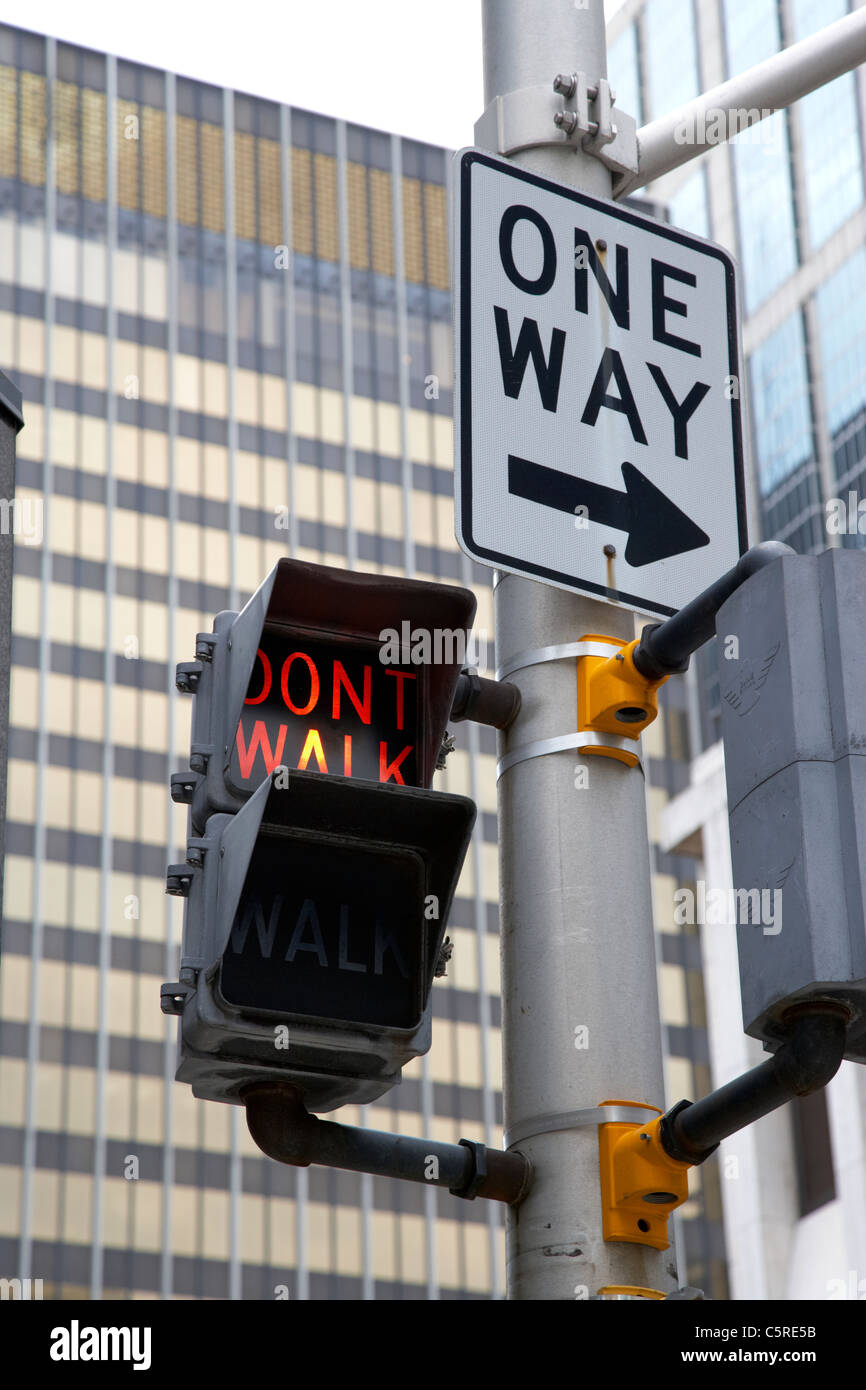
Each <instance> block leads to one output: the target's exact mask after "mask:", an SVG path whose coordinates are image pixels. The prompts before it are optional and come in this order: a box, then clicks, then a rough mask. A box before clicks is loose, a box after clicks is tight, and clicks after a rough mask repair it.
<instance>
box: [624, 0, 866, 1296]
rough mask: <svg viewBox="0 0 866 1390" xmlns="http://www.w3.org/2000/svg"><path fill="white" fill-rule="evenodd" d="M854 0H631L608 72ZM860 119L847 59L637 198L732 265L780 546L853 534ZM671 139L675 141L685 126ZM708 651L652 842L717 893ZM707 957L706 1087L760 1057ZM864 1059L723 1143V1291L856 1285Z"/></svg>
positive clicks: (717, 768) (646, 92)
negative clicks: (683, 769)
mask: <svg viewBox="0 0 866 1390" xmlns="http://www.w3.org/2000/svg"><path fill="white" fill-rule="evenodd" d="M852 7H853V8H857V4H856V0H694V3H692V0H625V3H624V4H622V5H621V6H620V7H619V9H618V10H617V13H616V15H615V16H613V17H612V19H611V22H610V25H609V31H608V41H609V47H608V72H609V76H610V80H611V83H612V85H613V86H614V88H615V89H616V91H617V100H618V102H619V103H620V104H621V105H622V106H624V108H625V109H626V110H628V111H631V112H633V113H634V114H635V116H636V117H637V120H638V124H641V123H643V122H646V121H649V120H652V119H654V118H655V117H657V116H660V115H663V114H665V113H666V112H668V111H671V110H674V109H676V108H677V107H679V106H681V105H682V104H683V103H684V102H687V101H688V100H689V99H690V98H692V97H694V96H696V95H697V94H698V93H699V92H701V91H706V90H708V89H710V88H712V87H714V86H715V85H717V84H718V83H720V82H723V81H725V80H726V79H727V78H728V77H731V76H733V75H735V74H737V73H740V72H743V71H744V70H745V69H747V68H749V67H751V66H753V65H754V64H756V63H758V62H761V61H762V60H764V59H766V58H768V57H770V56H771V55H772V54H774V53H776V52H778V51H779V50H780V49H782V48H786V47H788V46H789V45H791V44H793V43H796V42H798V41H800V40H802V39H806V38H808V37H809V36H810V35H812V34H814V33H815V32H816V31H817V30H819V29H821V28H823V27H825V26H826V25H828V24H831V23H833V22H834V21H835V20H837V19H840V18H842V16H843V15H844V14H846V13H847V12H848V11H849V10H850V9H851V8H852ZM864 113H866V79H864V72H863V69H862V68H860V69H857V70H856V71H855V72H853V73H849V74H846V75H845V76H842V77H840V78H838V79H837V80H836V81H835V82H832V83H830V84H828V85H827V86H825V87H823V88H821V89H820V90H818V91H816V92H814V93H812V94H811V95H810V96H808V97H806V98H805V99H804V100H802V101H800V102H798V103H797V104H796V105H795V106H794V107H792V108H791V109H790V110H787V111H781V112H778V113H776V114H775V115H773V116H771V117H768V118H767V119H765V120H763V121H762V122H761V123H760V124H758V125H755V126H754V127H753V128H752V129H751V130H745V131H743V132H742V133H741V134H740V135H738V136H737V137H736V138H735V139H733V140H732V141H731V142H730V143H729V144H724V145H722V146H720V148H718V149H717V150H712V151H711V152H709V153H707V154H706V155H703V156H702V157H701V158H700V159H698V160H695V161H694V162H692V163H689V164H686V165H684V166H683V167H682V168H680V169H679V170H676V171H675V172H673V173H671V174H668V175H666V176H665V177H664V178H663V179H659V180H657V181H656V182H655V183H653V184H652V185H651V186H650V187H649V188H648V190H647V192H649V193H650V194H651V195H652V196H653V197H654V198H655V199H657V200H659V202H661V203H663V204H665V205H666V206H667V208H668V210H669V216H670V220H671V222H673V223H676V224H678V225H680V226H683V227H686V228H688V229H689V230H691V231H694V232H696V233H698V234H699V235H701V236H709V237H711V238H712V239H713V240H715V241H719V242H722V243H723V244H724V245H726V246H727V247H729V249H730V250H732V251H733V252H734V254H735V255H736V257H737V260H738V262H739V267H740V292H741V312H742V320H743V347H744V357H745V365H746V381H745V382H744V383H743V387H744V389H743V395H744V399H745V403H746V418H747V423H748V438H747V457H748V455H749V454H750V456H751V462H750V465H749V466H748V468H747V475H748V482H749V486H750V499H749V501H750V526H749V531H750V539H751V540H752V541H753V542H754V541H756V540H770V539H773V540H781V541H785V542H787V544H789V545H791V546H792V547H793V548H794V549H795V550H796V551H798V552H800V553H802V554H814V553H817V552H819V551H821V550H824V549H826V548H828V547H833V546H840V545H841V546H859V547H862V546H863V545H864V544H866V506H863V507H862V509H860V499H861V497H862V495H863V475H864V468H866V434H864V426H866V342H864V338H863V335H862V333H861V332H860V331H859V329H858V326H857V325H858V324H859V322H860V321H861V318H862V310H863V307H864V304H866V207H864V153H866V149H864V140H863V133H864ZM831 119H832V123H833V124H832V130H833V135H832V138H828V132H829V130H830V125H829V122H830V121H831ZM708 130H709V125H708ZM681 133H682V138H683V139H684V140H688V138H689V131H688V125H687V123H684V125H683V128H682V132H681ZM858 509H859V510H858ZM715 647H716V643H715V642H713V643H712V644H711V648H710V649H705V651H704V652H703V653H701V654H700V656H699V659H698V660H696V661H694V662H693V663H692V665H693V668H694V670H693V672H692V673H690V676H689V683H690V689H691V697H692V698H691V704H690V708H691V710H692V721H691V729H692V735H693V737H692V748H693V750H694V752H695V753H696V754H698V755H699V756H698V757H697V758H696V761H695V763H694V765H693V768H692V773H691V777H690V784H689V787H688V788H687V789H684V790H683V791H682V793H681V794H680V795H678V796H676V797H675V798H674V799H673V800H672V802H671V804H670V805H669V806H668V807H667V808H666V811H665V813H664V814H663V818H662V831H661V836H660V842H661V844H662V845H664V846H666V847H667V849H668V850H674V851H678V853H679V854H683V853H687V854H691V855H693V856H695V858H696V860H697V863H695V860H694V859H693V867H692V871H691V873H692V879H693V880H694V879H696V878H703V879H704V881H705V883H706V885H707V886H708V887H709V886H710V885H712V886H714V887H717V888H720V889H727V888H728V887H729V886H730V885H731V863H730V848H729V842H728V832H727V808H726V801H725V788H724V762H723V757H722V749H721V745H720V744H719V743H718V739H719V733H720V710H719V700H720V696H719V680H718V665H717V662H718V660H719V657H718V655H717V653H716V651H715ZM684 883H685V880H684ZM685 886H687V887H691V888H692V889H694V887H695V883H694V881H692V882H691V883H690V884H689V883H685ZM665 897H666V898H667V894H665ZM657 925H659V926H662V925H663V923H662V922H661V921H660V920H659V919H657ZM700 958H701V961H702V965H703V975H704V980H705V985H706V1004H707V1015H708V1044H709V1056H710V1061H711V1067H712V1075H713V1083H714V1085H722V1084H724V1083H725V1082H726V1081H728V1080H730V1079H731V1078H732V1077H733V1076H735V1075H738V1074H740V1073H741V1072H743V1071H745V1070H746V1069H747V1068H748V1067H749V1066H753V1065H756V1064H757V1063H759V1062H760V1061H761V1060H762V1058H763V1056H764V1054H762V1051H761V1048H760V1047H759V1046H758V1045H757V1044H756V1043H753V1042H752V1040H751V1039H748V1038H746V1037H745V1036H744V1034H743V1032H742V1013H741V1008H740V997H739V975H738V969H737V956H736V932H735V930H734V928H733V927H731V928H730V929H727V928H720V927H716V928H713V927H712V926H711V925H709V926H706V927H702V928H701V929H700ZM862 1070H863V1069H862V1068H860V1067H857V1066H855V1065H854V1064H853V1063H849V1062H846V1063H843V1065H842V1068H841V1070H840V1072H839V1074H838V1076H837V1077H836V1078H835V1079H834V1080H833V1082H832V1083H831V1084H830V1086H829V1087H828V1088H827V1091H826V1094H825V1093H824V1092H819V1093H817V1094H816V1095H814V1096H811V1097H809V1098H808V1099H807V1100H805V1101H801V1102H799V1103H795V1104H792V1105H789V1106H786V1107H784V1109H783V1110H781V1111H779V1112H777V1113H776V1114H775V1115H773V1116H770V1117H767V1118H766V1119H764V1120H762V1121H761V1122H760V1123H759V1124H757V1125H754V1126H751V1127H750V1128H749V1129H748V1130H745V1131H743V1132H742V1133H741V1134H738V1135H735V1136H733V1137H732V1138H731V1139H730V1140H728V1141H727V1142H726V1144H724V1145H722V1148H721V1151H720V1155H719V1160H718V1163H719V1172H720V1175H721V1191H722V1198H723V1202H722V1205H723V1213H724V1227H725V1233H726V1243H727V1255H728V1271H729V1277H730V1286H731V1296H732V1297H734V1298H769V1299H782V1298H852V1297H853V1298H863V1297H864V1296H866V1213H864V1203H866V1196H864V1194H866V1083H864V1079H863V1077H862V1075H861V1073H862Z"/></svg>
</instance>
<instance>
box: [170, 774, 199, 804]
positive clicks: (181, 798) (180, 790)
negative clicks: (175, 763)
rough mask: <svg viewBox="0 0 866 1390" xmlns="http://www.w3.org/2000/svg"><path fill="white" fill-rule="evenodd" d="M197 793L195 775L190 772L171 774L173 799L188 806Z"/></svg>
mask: <svg viewBox="0 0 866 1390" xmlns="http://www.w3.org/2000/svg"><path fill="white" fill-rule="evenodd" d="M194 793H195V777H193V776H192V775H191V774H190V773H189V772H173V773H172V774H171V799H172V801H176V802H177V803H178V805H180V806H188V805H189V803H190V802H191V801H192V798H193V795H194Z"/></svg>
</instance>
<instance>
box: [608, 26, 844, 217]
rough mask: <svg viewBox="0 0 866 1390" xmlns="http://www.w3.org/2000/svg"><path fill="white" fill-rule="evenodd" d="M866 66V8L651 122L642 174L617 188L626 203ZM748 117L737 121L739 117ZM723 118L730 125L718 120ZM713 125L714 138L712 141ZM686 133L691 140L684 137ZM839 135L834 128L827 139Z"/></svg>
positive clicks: (645, 132)
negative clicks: (818, 89) (627, 197)
mask: <svg viewBox="0 0 866 1390" xmlns="http://www.w3.org/2000/svg"><path fill="white" fill-rule="evenodd" d="M863 62H866V9H860V10H855V11H854V13H853V14H849V15H845V17H844V18H843V19H838V20H837V21H836V22H835V24H830V25H828V26H827V28H826V29H822V30H820V32H819V33H817V34H812V35H811V36H810V37H809V38H808V39H802V40H801V41H800V42H799V43H795V44H792V45H791V47H790V48H785V49H783V50H782V52H781V53H775V54H774V55H773V57H772V58H767V59H766V60H765V61H764V62H763V63H758V64H757V65H756V66H755V67H753V68H749V69H748V70H747V71H746V72H743V73H740V75H739V77H732V78H731V79H730V80H729V81H728V82H722V83H720V85H719V86H718V87H712V88H711V89H710V91H708V92H702V93H701V95H700V96H698V97H695V99H694V101H690V102H686V104H685V105H684V106H680V107H678V108H677V110H676V111H670V112H668V114H667V115H666V116H660V117H659V119H658V120H657V121H650V123H649V125H645V126H642V127H641V129H640V130H639V131H638V132H637V150H638V172H637V173H636V174H631V175H626V177H625V178H624V179H623V180H622V182H620V183H617V184H616V187H615V189H614V196H615V197H617V198H621V197H622V196H623V195H624V194H626V193H630V192H631V191H632V190H633V189H635V188H642V187H643V186H644V185H645V184H647V183H650V182H651V180H652V179H657V178H660V177H661V175H662V174H667V173H670V171H671V169H678V168H679V167H680V165H681V164H687V163H688V161H689V160H690V159H695V158H696V156H697V155H699V154H703V153H704V151H705V150H708V149H712V148H714V147H715V146H716V145H717V144H719V143H720V142H721V141H722V140H728V139H730V137H731V136H732V135H736V134H737V133H738V132H739V131H740V130H745V129H747V128H748V126H750V125H757V123H758V121H760V120H763V119H764V117H765V116H769V115H772V113H773V112H774V111H779V110H781V109H782V108H783V107H785V106H790V105H791V104H792V103H793V102H795V101H799V100H800V98H801V97H804V96H807V95H808V94H809V92H814V90H815V88H816V87H823V86H824V85H825V84H826V83H827V82H832V81H833V79H834V78H835V77H840V76H841V75H842V73H843V72H850V71H851V69H852V68H856V67H858V66H859V64H860V63H863ZM743 112H748V113H749V116H748V117H747V118H745V119H743V118H742V116H741V118H740V119H739V120H738V118H737V113H743ZM722 113H723V114H724V117H725V121H724V123H722V121H721V120H720V119H719V116H720V115H721V114H722ZM708 123H709V138H707V136H708V129H707V127H708ZM684 131H685V132H687V137H688V138H683V136H684ZM834 133H835V132H834V131H833V129H832V127H831V128H829V129H828V130H827V132H826V135H827V139H828V140H832V139H833V136H834Z"/></svg>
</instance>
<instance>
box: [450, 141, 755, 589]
mask: <svg viewBox="0 0 866 1390" xmlns="http://www.w3.org/2000/svg"><path fill="white" fill-rule="evenodd" d="M457 161H458V177H457V188H458V207H457V237H456V249H457V265H456V275H455V286H456V326H457V385H458V391H457V396H458V413H457V422H456V516H457V538H458V540H459V542H460V544H461V546H462V547H463V549H464V550H465V551H466V552H467V553H468V554H469V555H471V556H473V557H474V558H475V559H477V560H480V561H482V562H483V563H485V564H489V565H494V566H496V567H497V568H500V569H503V570H510V571H512V572H513V573H516V574H522V575H526V576H528V577H529V578H534V579H540V580H544V581H546V582H547V583H550V584H555V585H558V586H560V587H562V588H567V589H575V590H579V591H582V592H586V593H590V594H595V595H598V596H600V597H602V598H605V599H608V600H609V601H612V602H616V603H620V604H623V605H626V606H627V607H629V608H635V609H638V610H640V611H642V612H645V613H650V614H663V615H666V614H669V613H672V612H675V611H676V609H678V608H680V607H682V606H683V604H684V603H686V602H688V600H689V599H690V598H693V597H694V595H695V594H696V593H698V592H699V591H700V590H702V589H704V588H706V587H707V585H708V584H709V583H711V582H712V580H714V579H716V578H717V577H718V576H719V575H720V574H722V573H723V572H724V571H725V570H727V569H730V567H731V566H732V565H733V564H735V563H736V561H737V559H738V557H739V556H740V554H742V552H743V551H744V550H745V549H746V546H747V539H746V519H745V492H744V482H743V447H742V427H741V416H740V389H741V367H740V349H739V330H738V320H737V305H736V286H735V269H734V263H733V261H732V259H731V257H730V256H729V254H728V253H727V252H726V251H724V250H723V249H722V248H721V247H719V246H716V245H714V244H712V243H710V242H707V241H705V240H703V239H702V238H700V237H695V236H692V235H690V234H688V233H686V232H682V231H679V230H677V229H675V228H673V227H668V226H666V225H665V224H664V223H661V222H657V221H655V220H653V219H650V218H647V217H644V216H640V215H638V214H636V213H635V212H633V211H631V210H630V209H628V208H624V207H620V206H618V205H617V204H616V203H613V202H601V201H600V200H598V199H596V198H590V197H589V196H587V195H586V194H582V193H578V192H576V191H575V190H574V189H571V188H568V187H565V186H563V185H560V184H555V183H551V182H549V181H548V180H546V179H543V178H540V177H538V176H537V175H535V174H531V173H529V172H528V171H527V170H525V169H521V168H518V167H516V166H515V165H512V164H509V163H506V162H504V161H503V160H500V159H495V158H493V157H491V156H489V155H487V154H483V153H481V152H480V151H478V150H464V151H462V152H461V153H460V154H459V155H458V156H457Z"/></svg>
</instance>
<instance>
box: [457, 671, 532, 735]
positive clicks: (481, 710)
mask: <svg viewBox="0 0 866 1390" xmlns="http://www.w3.org/2000/svg"><path fill="white" fill-rule="evenodd" d="M519 709H520V690H519V688H518V687H517V686H516V685H514V684H513V682H512V681H492V680H488V678H487V677H486V676H479V675H478V674H477V673H476V672H475V671H461V673H460V675H459V676H458V677H457V686H456V688H455V690H454V700H453V702H452V705H451V718H452V719H453V720H454V722H455V724H456V723H459V722H460V720H462V719H471V720H472V721H473V723H475V724H489V725H490V726H491V728H493V729H507V728H508V726H509V724H511V723H513V722H514V720H515V719H516V717H517V713H518V711H519Z"/></svg>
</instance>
